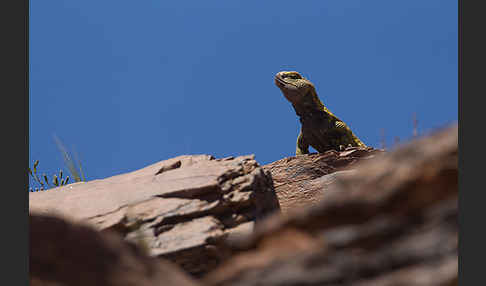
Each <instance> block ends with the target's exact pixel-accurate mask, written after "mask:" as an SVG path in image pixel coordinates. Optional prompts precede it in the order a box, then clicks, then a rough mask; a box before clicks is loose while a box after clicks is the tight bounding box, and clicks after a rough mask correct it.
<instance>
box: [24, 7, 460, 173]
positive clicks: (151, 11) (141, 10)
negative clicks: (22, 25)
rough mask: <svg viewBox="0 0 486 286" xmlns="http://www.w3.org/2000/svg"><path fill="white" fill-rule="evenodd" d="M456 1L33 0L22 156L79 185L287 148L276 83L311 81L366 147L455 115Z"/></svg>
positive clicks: (275, 155) (288, 127)
mask: <svg viewBox="0 0 486 286" xmlns="http://www.w3.org/2000/svg"><path fill="white" fill-rule="evenodd" d="M457 6H458V4H457V1H449V0H448V1H446V0H427V1H418V0H409V1H386V0H379V1H378V0H374V1H370V0H367V1H357V0H349V1H321V0H319V1H317V0H316V1H310V0H309V1H300V2H296V1H236V0H233V1H122V0H117V1H91V0H84V1H30V58H29V60H30V97H29V100H30V104H29V105H30V106H29V108H30V109H29V115H30V119H29V120H30V121H29V123H30V128H29V140H30V143H29V156H30V161H31V164H32V162H33V161H34V160H36V159H38V160H40V164H39V167H38V168H39V169H40V171H43V172H45V173H47V174H53V173H54V172H57V171H58V170H59V169H63V170H65V171H67V169H66V168H65V167H64V164H63V160H62V157H61V155H60V153H59V151H58V149H57V147H56V144H55V141H54V139H53V135H54V134H55V135H57V136H58V137H59V138H60V139H61V140H62V142H63V143H64V144H65V145H66V147H67V148H68V149H69V150H71V151H72V150H73V148H74V150H76V152H77V153H79V156H80V159H81V161H82V162H83V165H84V168H85V172H86V175H87V179H88V180H93V179H101V178H105V177H109V176H113V175H116V174H120V173H125V172H129V171H133V170H136V169H139V168H142V167H144V166H147V165H149V164H152V163H155V162H157V161H160V160H164V159H168V158H171V157H175V156H178V155H183V154H211V155H213V156H215V157H225V156H237V155H245V154H255V155H256V160H257V161H258V162H259V163H260V164H262V165H263V164H267V163H270V162H273V161H276V160H279V159H281V158H284V157H288V156H293V155H294V152H295V140H296V137H297V134H298V132H299V128H300V123H299V121H298V118H297V116H296V115H295V112H294V110H293V109H292V107H291V105H290V104H289V103H288V102H287V101H286V100H285V98H284V97H283V96H282V94H281V92H280V90H279V89H278V88H277V87H276V86H275V85H274V83H273V76H274V75H275V74H276V73H277V72H278V71H281V70H296V71H298V72H300V73H302V74H303V75H304V76H305V77H306V78H308V79H309V80H311V81H312V82H313V83H314V84H315V86H316V89H317V93H318V95H319V97H320V98H321V100H322V101H323V103H324V104H325V105H326V106H327V107H328V108H329V109H330V110H331V111H332V112H333V113H334V114H336V115H337V116H338V117H340V118H341V119H342V120H344V121H345V122H346V123H347V124H348V125H349V126H350V127H351V128H352V129H353V131H354V132H355V134H356V135H358V137H360V138H361V139H362V140H363V141H364V142H365V143H366V144H367V145H369V146H374V147H380V140H381V135H380V132H381V130H382V129H383V130H384V131H385V137H386V140H387V141H386V142H387V145H388V146H390V145H392V143H393V140H394V138H395V137H399V138H400V140H401V141H402V142H403V141H406V140H408V139H410V137H411V135H412V129H413V125H412V115H413V114H414V113H415V114H416V115H417V118H418V126H419V132H420V133H427V132H429V131H431V130H434V129H435V128H437V127H442V126H445V125H447V124H449V123H452V122H456V121H457V116H458V103H457V102H458V99H457V94H458V92H457V69H458V66H457V46H458V43H457Z"/></svg>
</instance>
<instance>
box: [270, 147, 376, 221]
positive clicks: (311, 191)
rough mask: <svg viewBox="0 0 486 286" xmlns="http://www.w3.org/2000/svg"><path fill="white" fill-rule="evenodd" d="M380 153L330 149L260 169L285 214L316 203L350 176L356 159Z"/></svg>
mask: <svg viewBox="0 0 486 286" xmlns="http://www.w3.org/2000/svg"><path fill="white" fill-rule="evenodd" d="M381 153H384V151H383V150H379V149H373V148H358V147H352V148H348V149H346V150H344V151H341V152H338V151H334V150H331V151H327V152H325V153H314V154H307V155H297V156H295V157H288V158H284V159H281V160H278V161H276V162H273V163H270V164H267V165H265V166H263V168H264V169H265V170H267V171H269V172H270V173H271V174H272V179H273V182H274V186H275V192H276V193H277V197H278V200H279V203H280V207H281V209H282V212H283V213H286V212H287V211H289V210H291V209H299V208H302V207H309V206H311V205H314V204H316V203H317V202H319V201H320V200H321V199H322V198H323V196H324V194H325V193H326V191H327V189H328V188H329V186H330V185H331V184H332V183H333V182H334V181H335V180H336V179H337V178H339V177H345V176H347V175H349V174H351V173H352V168H353V167H354V166H355V165H356V163H357V162H358V161H359V160H366V159H371V158H373V157H375V156H377V155H380V154H381Z"/></svg>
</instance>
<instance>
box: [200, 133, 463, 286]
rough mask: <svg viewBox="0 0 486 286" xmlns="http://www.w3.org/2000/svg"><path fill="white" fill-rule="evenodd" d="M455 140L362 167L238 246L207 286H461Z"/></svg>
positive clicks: (453, 136)
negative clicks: (458, 277) (318, 199)
mask: <svg viewBox="0 0 486 286" xmlns="http://www.w3.org/2000/svg"><path fill="white" fill-rule="evenodd" d="M457 132H458V130H457V125H456V126H453V127H450V128H448V129H445V130H441V131H440V132H436V133H434V134H432V135H431V136H428V137H425V138H421V139H420V140H415V141H413V142H411V143H409V144H407V145H405V146H402V147H400V148H397V149H396V150H395V151H393V152H390V153H387V154H384V155H383V156H381V155H380V156H376V157H375V158H372V159H370V160H364V161H362V162H359V163H358V164H356V166H354V169H355V171H354V173H352V174H349V175H347V176H345V177H343V178H339V179H338V180H336V181H335V182H334V183H333V184H331V185H330V186H329V188H328V189H327V190H326V191H325V193H324V196H323V198H322V199H321V200H320V201H319V202H317V203H314V204H313V205H311V206H307V207H300V208H296V209H292V210H290V211H288V212H286V213H285V214H284V215H274V216H272V217H270V218H268V219H267V220H265V221H264V222H263V223H261V224H259V225H258V226H257V228H256V229H255V232H254V233H253V234H252V235H251V236H249V237H246V238H245V237H243V238H241V237H240V238H239V240H238V242H235V243H234V253H233V256H232V257H231V259H229V260H228V261H226V262H225V263H223V264H222V265H221V266H220V267H218V268H217V269H216V270H215V271H213V272H211V273H209V274H208V275H207V276H205V277H204V279H203V281H204V283H205V285H211V286H215V285H233V286H235V285H361V286H365V285H379V286H381V285H383V286H384V285H424V286H425V285H457V276H458V264H457V262H458V261H457V259H458V257H457V255H458V252H457V246H458V223H457V218H458V208H457V201H458V178H457V175H458V148H457V147H458V146H457V145H458V142H457V141H458V136H457V135H458V134H457ZM317 157H318V156H316V158H317ZM310 166H311V167H312V165H310ZM296 168H299V167H296ZM294 173H295V172H294ZM290 179H291V180H294V178H292V177H291V178H290ZM276 181H277V180H276ZM276 187H277V188H278V187H279V186H276ZM295 191H298V190H295Z"/></svg>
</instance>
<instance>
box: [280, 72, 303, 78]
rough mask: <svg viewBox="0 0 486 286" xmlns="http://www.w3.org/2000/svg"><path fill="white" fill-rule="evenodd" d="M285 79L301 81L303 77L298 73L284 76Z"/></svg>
mask: <svg viewBox="0 0 486 286" xmlns="http://www.w3.org/2000/svg"><path fill="white" fill-rule="evenodd" d="M283 78H291V79H301V78H302V77H301V76H300V75H299V74H297V73H291V74H286V75H284V76H283Z"/></svg>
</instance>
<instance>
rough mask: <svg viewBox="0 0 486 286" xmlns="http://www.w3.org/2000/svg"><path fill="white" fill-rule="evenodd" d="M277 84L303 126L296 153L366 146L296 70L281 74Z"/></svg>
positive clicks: (276, 79) (278, 74)
mask: <svg viewBox="0 0 486 286" xmlns="http://www.w3.org/2000/svg"><path fill="white" fill-rule="evenodd" d="M275 84H276V85H277V86H278V87H279V88H280V90H281V91H282V93H283V95H284V96H285V98H286V99H287V100H288V101H289V102H290V103H292V106H293V107H294V109H295V112H296V113H297V115H298V116H299V118H300V122H301V124H302V127H301V129H300V134H299V136H298V137H297V148H296V152H295V153H296V154H297V155H300V154H309V146H312V147H313V148H314V149H316V150H317V151H318V152H320V153H323V152H326V151H328V150H343V149H344V148H345V147H348V146H353V147H366V145H365V144H364V143H363V142H361V140H359V138H358V137H356V135H354V134H353V132H352V131H351V129H349V127H348V126H347V125H346V124H345V123H344V122H343V121H342V120H340V119H339V118H337V116H335V115H334V114H332V113H331V111H329V109H327V108H326V107H325V106H324V104H322V102H321V100H320V99H319V97H318V96H317V93H316V89H315V88H314V85H313V84H312V83H311V82H310V81H308V80H307V79H305V78H304V77H302V76H301V75H300V74H299V73H298V72H295V71H281V72H279V73H277V75H275Z"/></svg>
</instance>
